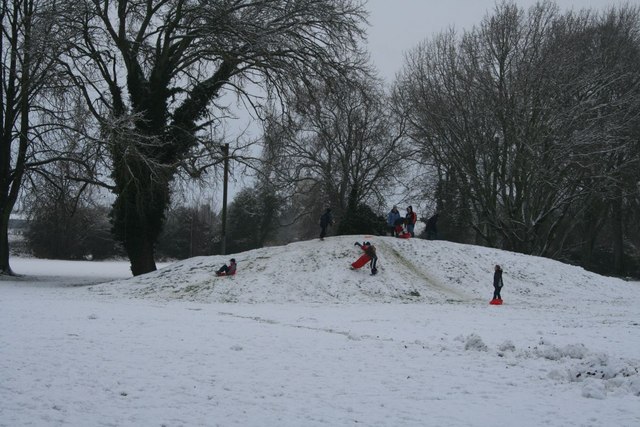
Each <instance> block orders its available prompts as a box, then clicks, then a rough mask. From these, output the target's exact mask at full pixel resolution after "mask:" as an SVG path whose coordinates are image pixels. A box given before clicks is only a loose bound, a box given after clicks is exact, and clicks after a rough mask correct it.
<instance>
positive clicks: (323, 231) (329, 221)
mask: <svg viewBox="0 0 640 427" xmlns="http://www.w3.org/2000/svg"><path fill="white" fill-rule="evenodd" d="M330 225H333V216H332V215H331V208H327V210H326V211H325V212H324V213H323V214H322V216H320V240H324V237H325V236H326V235H327V227H328V226H330Z"/></svg>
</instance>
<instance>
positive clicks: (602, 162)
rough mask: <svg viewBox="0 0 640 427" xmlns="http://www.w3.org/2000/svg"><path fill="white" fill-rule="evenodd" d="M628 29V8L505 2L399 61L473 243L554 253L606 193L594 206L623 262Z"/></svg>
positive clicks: (414, 129) (634, 121)
mask: <svg viewBox="0 0 640 427" xmlns="http://www.w3.org/2000/svg"><path fill="white" fill-rule="evenodd" d="M638 23H639V19H638V11H637V8H631V7H625V8H621V9H619V10H615V9H612V10H611V11H608V12H607V13H604V14H602V15H598V14H595V13H591V12H581V13H578V14H573V13H567V14H565V15H560V14H559V13H558V10H557V8H556V7H555V5H554V4H553V3H550V2H545V3H541V4H538V5H536V6H534V7H532V8H531V9H529V11H528V12H525V11H523V10H521V9H520V8H518V7H517V6H516V5H515V4H513V3H502V4H500V5H499V6H497V8H496V11H495V13H494V14H493V15H489V16H487V17H486V18H485V19H484V20H483V22H482V23H481V24H480V25H479V26H478V27H477V28H474V29H473V30H472V31H469V32H465V33H464V34H463V35H462V37H458V36H457V35H456V34H455V33H453V32H448V33H444V34H441V35H440V36H438V37H437V38H436V39H434V40H432V41H429V42H425V43H423V44H421V45H419V46H418V47H417V48H416V49H414V50H413V51H412V52H411V53H410V54H409V55H408V57H407V63H406V65H405V69H404V71H403V74H402V75H401V77H400V79H399V81H398V84H397V91H398V93H399V95H398V96H396V99H397V100H399V104H400V105H401V106H402V108H403V109H404V111H406V112H407V116H408V117H409V128H410V134H411V136H412V138H413V139H414V141H415V142H416V143H417V144H418V145H419V146H421V147H422V149H423V155H424V156H423V161H424V163H425V166H427V167H435V168H436V170H437V171H438V174H439V175H438V178H439V180H440V183H441V185H440V187H439V188H441V189H445V190H446V192H447V193H448V194H445V195H444V196H442V195H441V197H442V200H441V202H445V201H446V202H447V203H448V204H449V205H452V206H454V207H455V208H458V209H462V210H467V214H466V215H464V214H463V215H462V218H464V220H465V221H466V223H467V224H468V226H469V228H470V229H471V230H473V232H474V233H475V237H476V240H475V241H476V242H478V243H483V244H488V245H491V246H499V247H504V248H507V249H510V250H516V251H521V252H526V253H535V254H540V255H547V256H561V254H562V252H563V248H564V245H565V243H566V241H567V239H570V236H571V235H572V233H575V232H576V228H575V227H574V226H575V223H576V218H580V217H581V216H582V215H583V214H584V215H589V213H588V212H590V211H591V212H593V210H594V208H596V207H598V206H600V205H599V204H598V203H595V201H596V200H603V199H604V200H606V201H607V202H606V203H605V204H604V205H602V206H603V208H604V209H605V211H603V212H599V213H595V212H594V214H595V215H598V214H600V215H602V214H605V215H607V214H610V215H611V220H607V221H606V222H607V223H611V227H610V228H611V229H612V231H611V232H612V233H614V235H615V236H617V237H615V239H614V240H615V241H617V242H618V243H617V247H618V248H617V249H616V250H615V251H617V252H619V253H620V255H616V257H615V258H616V260H617V259H620V258H622V249H621V246H622V245H621V241H622V240H623V234H624V233H623V229H624V224H623V222H622V220H621V219H622V218H624V217H625V212H627V211H628V210H627V208H626V206H631V204H630V203H629V201H630V200H631V199H632V198H633V197H632V196H635V195H637V173H636V172H635V171H637V170H638V167H637V165H638V163H637V162H638V158H637V148H634V147H637V138H638V133H637V129H638V127H639V126H638V116H639V112H640V109H639V108H638V102H640V97H639V96H638V78H639V77H640V74H639V72H638V69H639V68H638V48H639V46H640V45H639V43H638ZM614 203H615V204H617V207H614ZM447 214H458V212H447ZM614 223H615V224H617V225H615V226H614ZM594 224H595V225H596V227H594V229H595V230H599V229H602V227H601V226H598V225H597V223H591V224H590V226H593V225H594ZM602 224H604V222H603V223H602ZM613 230H617V231H615V232H614V231H613ZM591 240H592V241H593V239H591ZM615 263H618V261H615Z"/></svg>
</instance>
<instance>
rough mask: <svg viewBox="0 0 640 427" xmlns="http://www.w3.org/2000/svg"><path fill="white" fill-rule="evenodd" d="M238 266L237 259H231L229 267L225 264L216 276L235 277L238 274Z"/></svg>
mask: <svg viewBox="0 0 640 427" xmlns="http://www.w3.org/2000/svg"><path fill="white" fill-rule="evenodd" d="M237 266H238V265H237V264H236V259H235V258H231V259H230V260H229V265H227V264H224V265H223V266H222V267H220V269H219V270H218V271H216V276H233V275H234V274H236V268H237Z"/></svg>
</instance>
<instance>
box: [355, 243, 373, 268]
mask: <svg viewBox="0 0 640 427" xmlns="http://www.w3.org/2000/svg"><path fill="white" fill-rule="evenodd" d="M354 246H359V247H360V249H362V250H363V251H364V254H362V256H361V257H360V258H358V259H357V260H356V261H355V262H353V263H352V264H351V269H352V270H357V269H359V268H361V267H362V266H364V265H365V264H366V263H368V262H369V261H371V275H375V274H376V273H378V267H377V264H378V255H377V254H376V247H375V246H373V245H372V244H371V242H364V243H363V244H360V242H356V243H354Z"/></svg>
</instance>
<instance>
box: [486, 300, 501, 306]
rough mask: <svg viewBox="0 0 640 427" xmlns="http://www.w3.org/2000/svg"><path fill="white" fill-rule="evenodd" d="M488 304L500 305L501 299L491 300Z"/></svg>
mask: <svg viewBox="0 0 640 427" xmlns="http://www.w3.org/2000/svg"><path fill="white" fill-rule="evenodd" d="M489 304H491V305H502V300H501V299H492V300H491V301H490V302H489Z"/></svg>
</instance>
